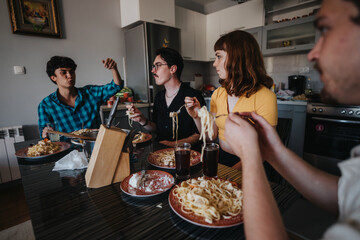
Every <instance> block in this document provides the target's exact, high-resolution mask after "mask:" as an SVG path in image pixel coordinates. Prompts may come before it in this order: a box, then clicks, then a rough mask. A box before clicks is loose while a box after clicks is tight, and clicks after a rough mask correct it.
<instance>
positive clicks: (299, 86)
mask: <svg viewBox="0 0 360 240" xmlns="http://www.w3.org/2000/svg"><path fill="white" fill-rule="evenodd" d="M288 84H289V89H290V90H291V91H294V96H297V95H300V94H303V93H304V92H305V87H306V77H305V76H302V75H292V76H289V77H288Z"/></svg>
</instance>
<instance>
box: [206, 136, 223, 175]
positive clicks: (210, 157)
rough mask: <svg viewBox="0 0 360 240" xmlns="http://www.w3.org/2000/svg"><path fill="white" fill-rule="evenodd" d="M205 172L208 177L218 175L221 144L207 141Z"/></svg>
mask: <svg viewBox="0 0 360 240" xmlns="http://www.w3.org/2000/svg"><path fill="white" fill-rule="evenodd" d="M202 161H203V174H204V176H207V177H217V171H218V162H219V145H218V144H216V143H207V144H206V146H205V148H204V155H203V160H202Z"/></svg>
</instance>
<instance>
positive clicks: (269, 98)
mask: <svg viewBox="0 0 360 240" xmlns="http://www.w3.org/2000/svg"><path fill="white" fill-rule="evenodd" d="M210 112H213V113H215V114H216V115H220V114H228V113H229V111H228V94H227V93H226V90H225V88H223V87H219V88H218V89H216V90H215V91H214V93H213V94H212V96H211V102H210ZM230 112H256V113H257V114H259V115H260V116H262V117H263V118H265V119H266V120H267V121H268V122H269V123H270V124H271V125H272V126H276V125H277V119H278V111H277V102H276V95H275V94H274V93H273V92H272V91H271V90H270V89H268V88H266V87H264V86H263V87H262V88H260V89H259V91H257V92H256V93H255V94H253V95H251V96H250V97H249V98H246V97H240V98H239V100H238V101H237V103H236V104H235V107H234V109H232V111H230ZM225 120H226V117H221V118H217V119H216V125H217V127H218V128H219V138H220V139H221V140H224V141H225V137H224V131H225Z"/></svg>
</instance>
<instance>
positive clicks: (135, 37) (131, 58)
mask: <svg viewBox="0 0 360 240" xmlns="http://www.w3.org/2000/svg"><path fill="white" fill-rule="evenodd" d="M161 47H170V48H173V49H175V50H177V51H179V50H180V29H178V28H173V27H168V26H163V25H159V24H154V23H147V22H146V23H141V24H140V25H138V26H136V27H134V28H131V29H128V30H126V31H125V48H126V77H127V79H128V81H127V85H128V87H130V88H132V89H134V92H135V93H136V99H137V100H138V99H139V100H141V101H143V102H149V103H153V102H154V98H155V95H156V93H158V92H159V91H161V90H162V89H163V87H162V86H157V85H156V84H155V80H154V78H153V75H152V73H151V70H152V68H151V66H152V64H153V61H154V59H155V57H156V55H155V52H156V50H157V49H159V48H161Z"/></svg>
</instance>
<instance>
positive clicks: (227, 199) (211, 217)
mask: <svg viewBox="0 0 360 240" xmlns="http://www.w3.org/2000/svg"><path fill="white" fill-rule="evenodd" d="M173 193H174V196H175V197H176V198H177V199H178V202H179V203H180V204H181V210H182V211H183V212H184V213H187V214H192V213H193V214H195V215H197V216H200V217H204V219H205V221H206V222H207V223H210V224H212V223H213V222H215V221H219V220H220V219H229V218H231V217H233V216H237V215H239V214H240V213H241V210H242V199H243V192H242V191H241V190H240V189H239V188H238V187H237V186H234V185H233V184H232V183H231V182H229V181H227V180H222V179H215V178H212V179H205V178H204V177H199V178H193V179H189V180H187V181H184V182H182V183H181V184H180V185H176V186H175V188H174V190H173Z"/></svg>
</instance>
